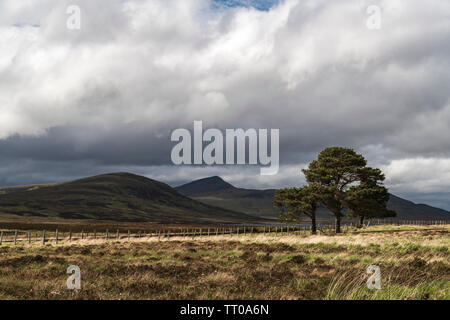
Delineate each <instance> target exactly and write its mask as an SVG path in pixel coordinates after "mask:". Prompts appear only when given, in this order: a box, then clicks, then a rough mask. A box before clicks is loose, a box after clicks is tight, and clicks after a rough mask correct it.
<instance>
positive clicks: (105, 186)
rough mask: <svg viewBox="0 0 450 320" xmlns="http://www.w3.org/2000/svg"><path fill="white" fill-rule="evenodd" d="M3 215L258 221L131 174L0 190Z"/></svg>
mask: <svg viewBox="0 0 450 320" xmlns="http://www.w3.org/2000/svg"><path fill="white" fill-rule="evenodd" d="M1 213H6V214H15V215H20V216H39V217H48V218H64V219H99V220H113V221H143V222H144V221H146V222H160V223H237V222H241V223H243V222H255V221H256V220H258V219H257V218H255V217H253V216H249V215H246V214H243V213H240V212H233V211H231V210H227V209H223V208H217V207H213V206H210V205H207V204H204V203H201V202H198V201H196V200H193V199H191V198H188V197H185V196H183V195H181V194H179V193H178V192H177V191H175V190H174V189H173V188H171V187H170V186H168V185H167V184H164V183H162V182H159V181H155V180H152V179H149V178H146V177H142V176H138V175H134V174H130V173H111V174H104V175H99V176H94V177H89V178H84V179H79V180H74V181H69V182H64V183H53V184H48V185H29V186H19V187H9V188H4V189H0V215H1Z"/></svg>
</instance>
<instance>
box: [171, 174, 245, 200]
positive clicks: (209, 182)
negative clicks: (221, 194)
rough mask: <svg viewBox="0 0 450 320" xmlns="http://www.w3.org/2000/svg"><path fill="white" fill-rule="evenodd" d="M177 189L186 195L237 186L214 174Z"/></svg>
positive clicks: (230, 188) (229, 188)
mask: <svg viewBox="0 0 450 320" xmlns="http://www.w3.org/2000/svg"><path fill="white" fill-rule="evenodd" d="M175 189H176V190H177V191H178V192H179V193H181V194H183V195H185V196H194V195H196V194H200V193H201V194H204V193H206V192H217V191H222V190H232V189H236V188H235V187H234V186H233V185H232V184H230V183H228V182H226V181H225V180H223V179H222V178H221V177H219V176H212V177H207V178H203V179H199V180H195V181H192V182H189V183H186V184H183V185H181V186H178V187H176V188H175Z"/></svg>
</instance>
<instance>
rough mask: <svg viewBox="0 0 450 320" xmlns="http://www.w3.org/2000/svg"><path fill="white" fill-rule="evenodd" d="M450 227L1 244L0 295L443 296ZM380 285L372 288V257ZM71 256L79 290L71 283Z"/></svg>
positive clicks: (449, 295)
mask: <svg viewBox="0 0 450 320" xmlns="http://www.w3.org/2000/svg"><path fill="white" fill-rule="evenodd" d="M449 248H450V226H424V227H419V226H376V227H369V228H365V229H360V230H353V231H351V232H348V233H346V234H342V235H317V236H309V235H308V236H307V235H273V234H272V235H270V236H267V235H265V236H264V235H255V234H253V235H246V236H236V235H233V237H230V236H229V235H228V236H218V237H209V238H208V237H202V238H196V239H195V240H192V239H191V238H188V239H181V238H170V240H167V239H164V240H162V241H158V240H157V239H155V238H151V239H145V238H144V239H136V240H132V241H131V242H129V241H127V240H120V241H115V240H110V241H109V242H105V241H99V240H98V241H93V240H84V241H78V242H75V243H71V244H69V243H62V244H58V245H57V246H56V245H55V244H54V243H53V244H46V245H45V246H43V245H42V244H39V243H35V244H31V245H28V244H20V245H16V246H14V245H13V244H11V243H8V244H3V245H2V246H1V247H0V299H450V250H449ZM372 264H375V265H378V266H379V267H380V268H381V281H382V289H381V290H369V289H368V288H367V287H366V280H367V278H368V277H369V275H368V274H367V273H366V269H367V267H368V266H369V265H372ZM69 265H77V266H79V267H80V268H81V275H82V281H81V286H82V288H81V290H68V289H67V287H66V280H67V278H68V276H69V275H67V274H66V269H67V267H68V266H69Z"/></svg>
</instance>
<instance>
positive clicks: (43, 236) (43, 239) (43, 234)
mask: <svg viewBox="0 0 450 320" xmlns="http://www.w3.org/2000/svg"><path fill="white" fill-rule="evenodd" d="M42 244H45V230H44V232H43V233H42Z"/></svg>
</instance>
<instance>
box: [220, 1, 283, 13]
mask: <svg viewBox="0 0 450 320" xmlns="http://www.w3.org/2000/svg"><path fill="white" fill-rule="evenodd" d="M280 1H281V0H213V3H214V6H215V7H218V8H221V7H222V8H223V7H228V8H234V7H246V8H250V7H253V8H255V9H258V10H262V11H268V10H269V9H270V8H272V7H273V6H274V5H277V4H278V3H280Z"/></svg>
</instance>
